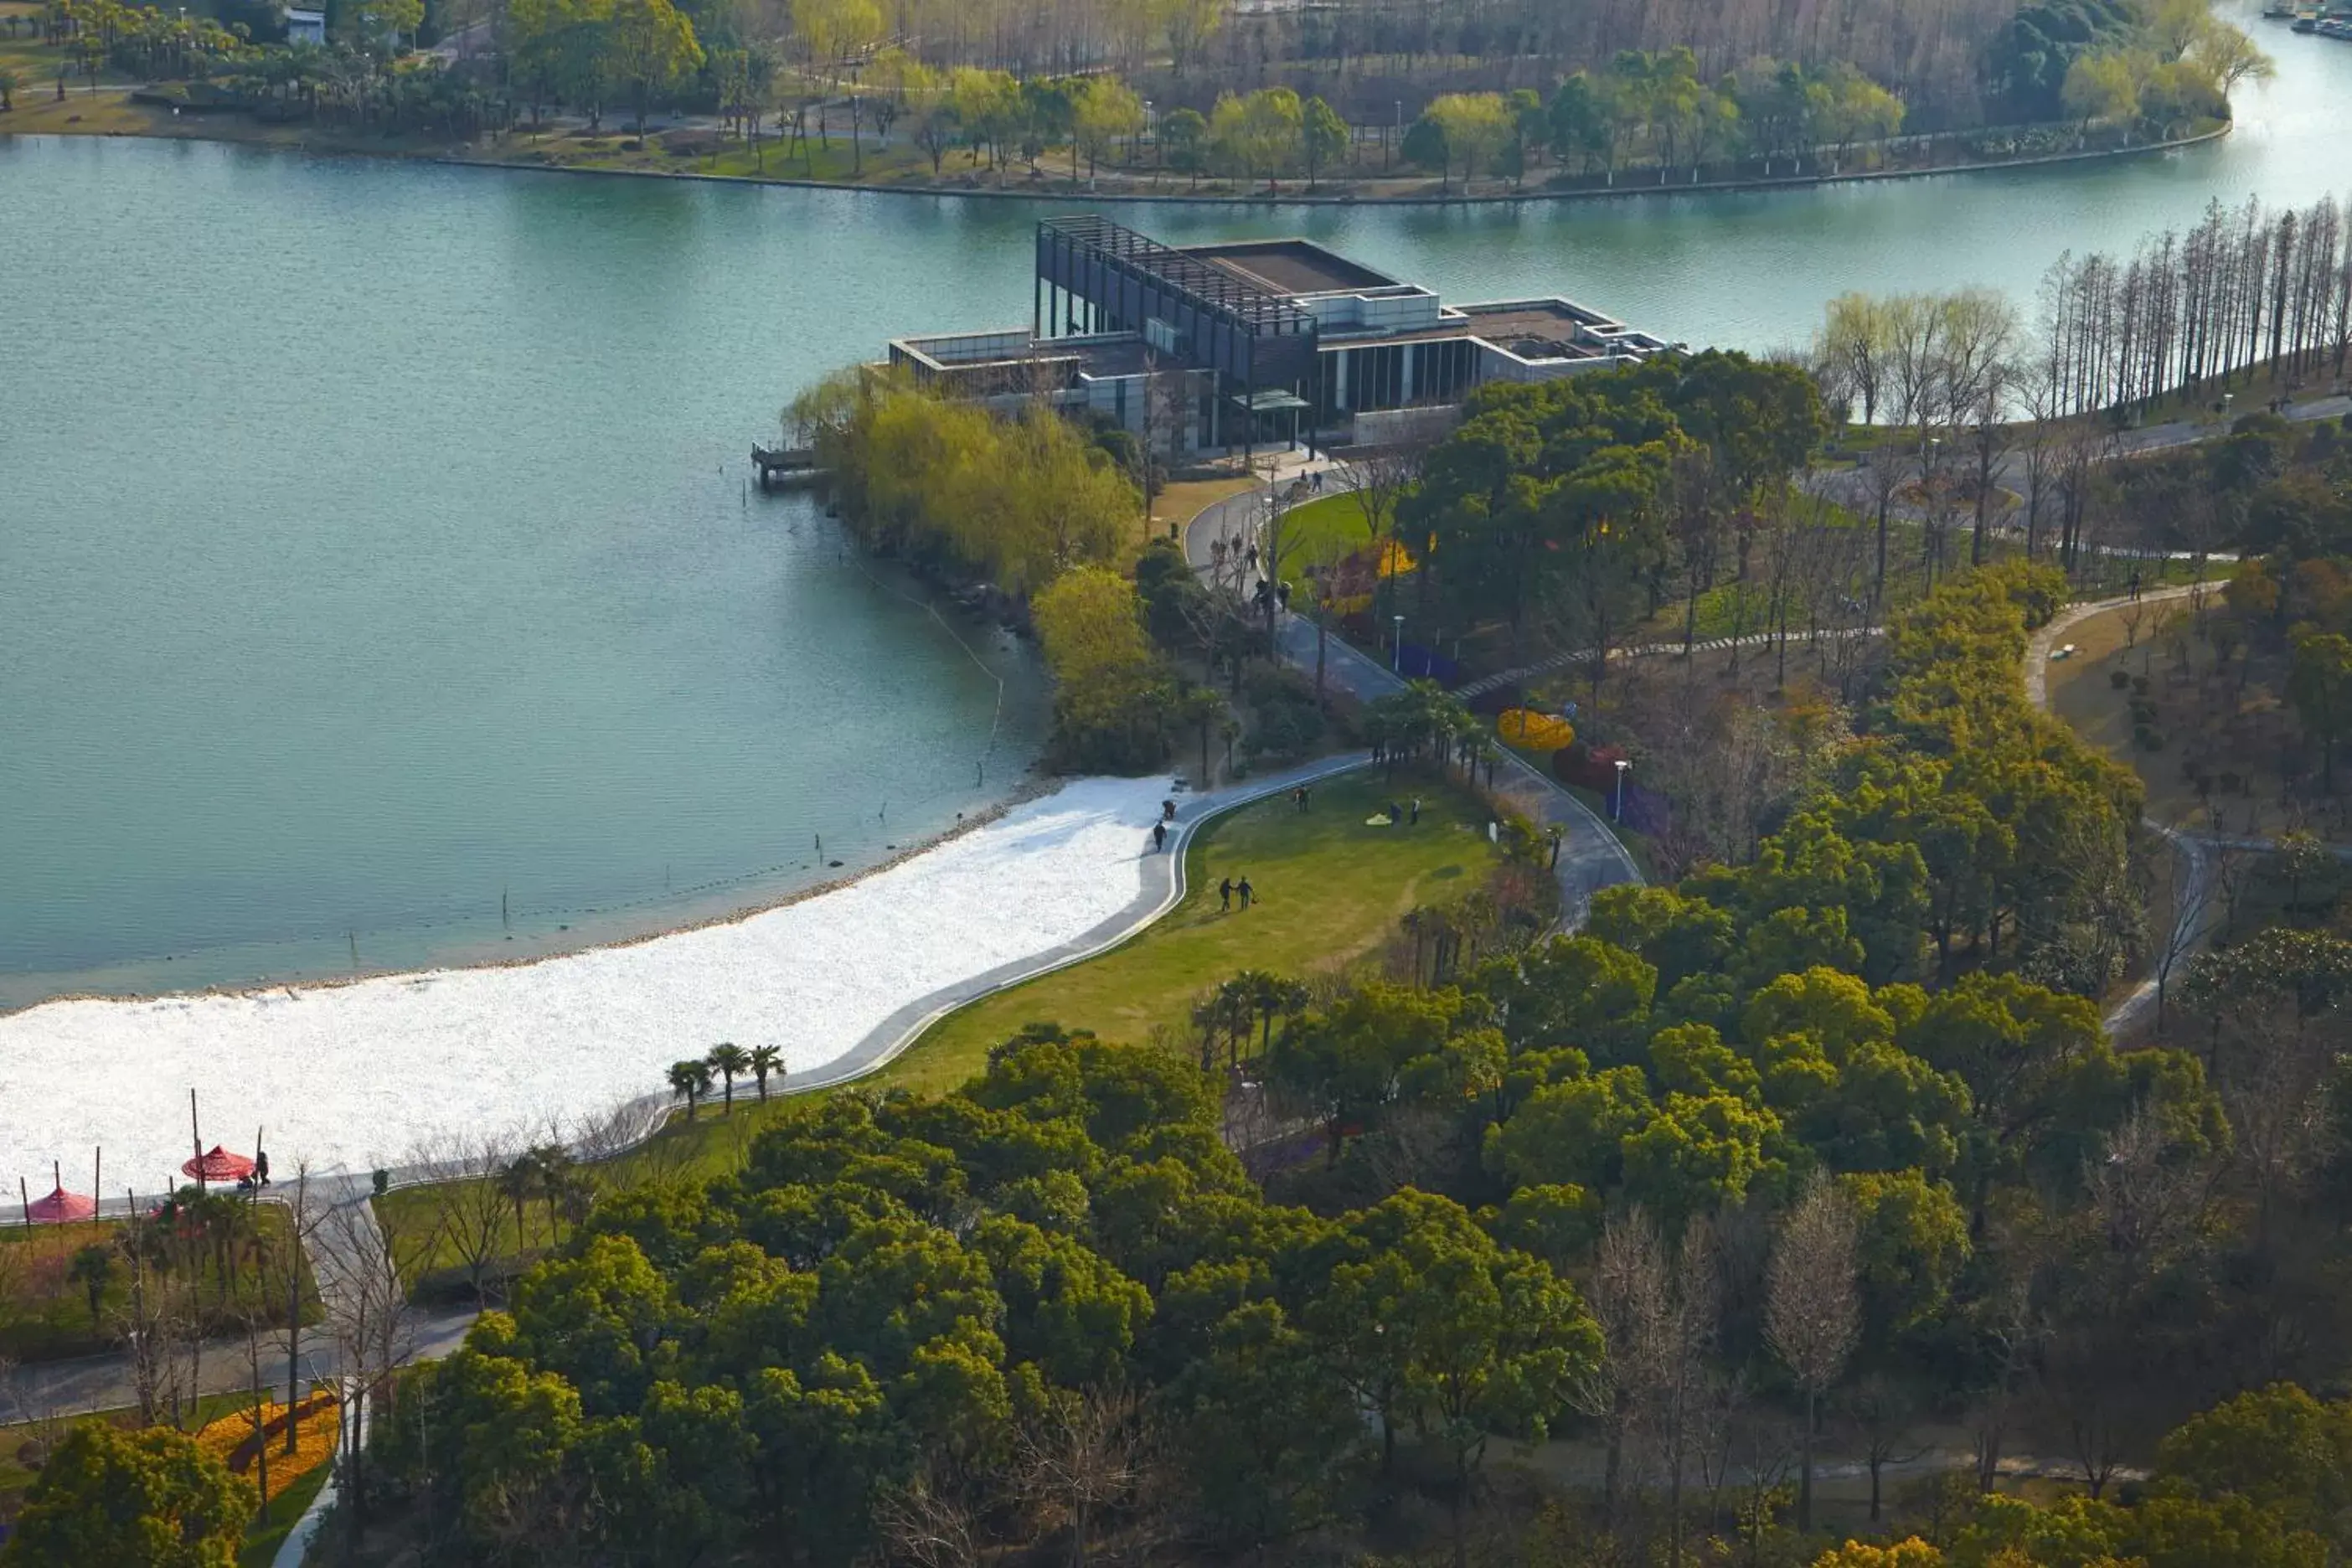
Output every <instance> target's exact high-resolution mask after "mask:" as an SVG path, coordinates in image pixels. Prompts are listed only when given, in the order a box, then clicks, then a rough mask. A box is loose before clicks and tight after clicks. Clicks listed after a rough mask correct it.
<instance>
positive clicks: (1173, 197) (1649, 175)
mask: <svg viewBox="0 0 2352 1568" xmlns="http://www.w3.org/2000/svg"><path fill="white" fill-rule="evenodd" d="M131 90H132V89H128V88H105V89H99V90H97V91H94V92H93V91H88V90H85V91H83V92H81V93H78V94H69V95H68V97H67V98H66V99H65V100H48V101H36V100H33V99H32V98H31V97H30V96H29V95H27V96H26V97H25V98H23V99H22V100H20V102H19V104H18V107H17V110H16V112H15V113H13V114H11V115H10V116H8V117H7V118H5V119H0V138H5V137H8V136H18V135H21V136H34V135H44V136H46V135H59V136H77V135H79V136H140V137H149V138H154V139H158V140H165V141H214V142H229V143H233V144H238V145H249V146H261V147H271V148H279V149H284V150H289V151H294V152H304V153H333V154H344V155H352V156H361V157H375V158H398V159H417V160H422V161H425V162H428V163H438V164H446V165H453V166H462V167H479V168H492V169H509V170H520V171H530V172H535V173H550V174H604V175H620V176H627V177H636V178H656V179H674V180H695V181H708V182H714V183H719V184H738V185H775V186H781V187H784V188H787V189H797V190H819V191H848V192H857V193H865V194H872V195H905V196H929V197H940V196H959V197H971V198H975V199H979V200H983V201H1013V202H1058V203H1065V204H1082V205H1106V204H1110V203H1117V204H1120V205H1146V206H1150V205H1166V206H1204V205H1206V206H1227V207H1235V208H1254V207H1279V206H1318V207H1335V208H1362V207H1380V206H1400V207H1449V206H1497V205H1529V204H1541V205H1556V204H1562V203H1574V202H1594V201H1612V200H1620V199H1623V198H1628V197H1634V196H1655V195H1670V196H1681V195H1734V194H1740V193H1756V192H1769V191H1795V190H1809V189H1813V188H1816V187H1824V186H1832V185H1849V184H1883V183H1885V182H1888V181H1896V180H1915V179H1928V178H1935V177H1938V176H1942V175H1948V174H1990V173H2004V172H2009V171H2013V170H2021V169H2036V168H2050V167H2058V166H2063V165H2066V164H2074V163H2110V162H2114V161H2116V160H2119V159H2134V158H2140V157H2144V156H2146V155H2148V154H2152V153H2174V152H2179V151H2181V150H2182V149H2185V148H2189V147H2196V146H2200V145H2202V144H2204V143H2207V142H2217V141H2219V140H2221V138H2223V137H2226V136H2227V135H2229V134H2230V132H2231V128H2232V125H2233V123H2234V122H2233V121H2221V122H2220V123H2219V124H2217V125H2214V126H2211V127H2210V128H2207V129H2204V130H2200V131H2197V132H2191V133H2189V134H2188V135H2184V136H2179V137H2173V138H2169V139H2167V140H2163V141H2157V142H2140V143H2137V144H2128V145H2122V146H2115V147H2094V148H2084V149H2077V150H2074V151H2069V152H2063V153H2028V154H2023V155H2020V156H2015V157H2005V158H1978V159H1961V160H1955V161H1950V162H1945V163H1927V164H1922V165H1919V166H1916V167H1911V166H1906V167H1897V168H1855V169H1843V170H1834V171H1831V172H1828V173H1822V172H1820V171H1818V170H1816V171H1814V172H1811V173H1808V174H1786V175H1775V174H1734V175H1730V176H1715V177H1699V175H1700V173H1701V172H1700V171H1696V170H1693V171H1688V173H1689V174H1691V176H1692V177H1690V178H1684V177H1683V176H1684V174H1685V171H1683V170H1668V169H1635V170H1627V171H1623V172H1622V174H1621V175H1618V176H1612V178H1611V181H1610V183H1608V184H1598V185H1596V184H1591V183H1589V181H1590V176H1584V177H1581V183H1576V184H1563V183H1559V182H1561V181H1564V180H1566V179H1567V178H1568V177H1567V176H1564V175H1556V176H1554V181H1553V182H1552V183H1548V184H1544V185H1541V186H1537V187H1534V188H1528V187H1524V186H1515V187H1511V188H1507V189H1489V190H1485V191H1479V190H1475V189H1472V190H1450V189H1447V188H1446V186H1445V182H1444V181H1442V180H1435V181H1433V180H1429V179H1426V178H1424V179H1421V180H1417V181H1416V180H1410V179H1390V178H1386V177H1383V178H1381V179H1377V180H1367V181H1361V182H1359V183H1358V184H1356V185H1354V186H1349V187H1343V188H1339V189H1329V188H1324V189H1317V188H1314V187H1306V188H1301V187H1299V186H1297V185H1296V184H1293V185H1292V186H1291V187H1290V188H1288V189H1284V188H1281V187H1280V186H1279V185H1278V184H1277V185H1276V188H1275V189H1273V190H1271V191H1260V190H1245V191H1239V190H1234V189H1231V188H1225V189H1219V188H1217V186H1216V184H1212V185H1211V186H1210V188H1208V189H1206V190H1203V189H1202V188H1201V187H1200V186H1199V184H1197V183H1196V184H1193V185H1192V186H1190V187H1188V188H1186V189H1183V190H1160V189H1157V188H1151V189H1138V188H1136V184H1137V181H1136V179H1135V178H1134V177H1133V176H1130V175H1128V174H1123V173H1118V172H1114V173H1113V174H1112V176H1111V179H1112V183H1111V184H1109V185H1108V186H1105V185H1103V184H1101V183H1100V181H1099V180H1097V179H1095V178H1089V179H1088V180H1087V183H1086V184H1085V185H1084V186H1083V187H1081V186H1079V185H1078V184H1077V182H1076V180H1075V179H1072V180H1067V181H1065V180H1063V179H1062V178H1060V177H1058V176H1054V175H1046V174H1040V173H1036V172H1034V171H1033V176H1032V178H1031V179H1030V180H1028V181H1027V182H1026V183H1024V184H1005V183H1003V180H1002V179H999V180H998V181H997V183H994V184H988V183H984V182H982V180H980V179H979V178H978V177H976V176H974V177H970V178H966V179H962V180H956V179H950V178H944V177H939V176H936V175H935V176H934V177H931V178H928V179H927V178H923V177H921V176H920V174H919V173H918V174H916V175H915V177H911V178H908V177H888V173H887V170H888V166H887V161H886V160H885V159H884V158H883V157H882V156H881V155H880V153H878V152H877V154H876V160H875V161H876V163H877V172H876V173H875V174H869V175H867V176H866V177H862V178H830V177H821V176H818V177H813V176H810V175H807V174H800V175H793V174H767V173H764V172H761V171H759V170H744V169H734V168H726V167H722V166H721V165H722V163H726V162H743V161H750V160H751V159H753V158H754V156H755V154H754V153H753V152H752V150H751V148H749V147H747V146H744V145H743V144H741V143H720V144H719V148H718V150H717V151H713V149H712V143H713V142H714V138H713V136H712V135H711V133H710V132H709V131H708V130H706V129H704V128H702V127H700V126H692V125H678V126H665V127H660V128H657V129H655V130H652V131H648V132H646V133H645V134H644V135H642V136H632V135H627V134H625V133H623V132H609V133H606V134H604V135H600V136H596V137H593V138H584V139H583V138H578V137H572V138H568V139H567V140H569V141H570V142H572V143H573V147H572V152H571V153H569V154H567V153H564V152H562V151H561V150H559V149H557V148H551V147H549V146H546V145H544V144H539V143H540V138H539V135H538V134H537V133H534V132H530V131H528V130H520V129H519V130H516V131H513V132H505V133H503V134H501V135H500V136H499V137H498V138H497V139H496V140H495V141H494V142H491V143H488V144H487V145H486V144H484V143H478V142H477V143H455V144H453V143H451V142H448V141H447V140H446V138H437V137H427V136H406V137H390V136H385V135H382V134H368V135H356V134H350V135H347V134H340V133H337V132H333V131H332V130H331V128H324V127H320V126H318V125H315V124H313V125H283V124H263V123H260V122H258V121H254V120H252V119H250V118H248V117H246V116H243V115H232V114H225V113H223V114H206V115H202V116H190V115H178V114H173V113H172V112H171V111H169V110H163V109H160V108H156V107H153V106H151V105H142V104H136V103H133V102H131ZM673 135H675V136H677V137H679V138H680V139H681V141H682V143H683V145H682V147H681V148H680V149H679V150H678V151H677V152H672V151H671V150H670V149H669V148H668V147H667V145H666V142H667V138H669V137H671V136H673ZM516 142H524V143H531V144H537V145H536V150H535V151H533V152H532V153H530V154H528V155H524V156H515V155H512V154H511V153H509V152H507V151H506V149H508V148H509V147H510V146H511V145H512V144H514V143H516ZM770 152H771V153H772V155H773V156H774V157H775V158H776V159H777V160H778V161H780V162H781V161H782V160H783V157H784V154H783V152H782V148H781V147H773V148H771V149H770ZM837 156H838V154H837V153H836V154H835V157H836V158H837ZM698 165H699V166H698ZM903 172H904V171H903V169H901V170H899V171H898V173H902V174H903ZM1621 180H1622V183H1619V182H1620V181H1621ZM1152 184H1153V185H1154V186H1155V187H1156V186H1157V184H1158V176H1157V174H1155V175H1154V176H1153V179H1152Z"/></svg>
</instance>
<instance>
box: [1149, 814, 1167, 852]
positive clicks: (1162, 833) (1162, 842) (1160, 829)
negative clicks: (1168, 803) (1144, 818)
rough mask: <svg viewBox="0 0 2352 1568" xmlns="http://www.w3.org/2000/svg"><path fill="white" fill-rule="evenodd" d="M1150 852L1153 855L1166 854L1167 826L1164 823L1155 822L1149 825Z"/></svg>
mask: <svg viewBox="0 0 2352 1568" xmlns="http://www.w3.org/2000/svg"><path fill="white" fill-rule="evenodd" d="M1151 852H1152V853H1153V854H1154V855H1164V854H1166V853H1167V852H1168V825H1167V824H1166V823H1164V822H1155V823H1153V824H1152V825H1151Z"/></svg>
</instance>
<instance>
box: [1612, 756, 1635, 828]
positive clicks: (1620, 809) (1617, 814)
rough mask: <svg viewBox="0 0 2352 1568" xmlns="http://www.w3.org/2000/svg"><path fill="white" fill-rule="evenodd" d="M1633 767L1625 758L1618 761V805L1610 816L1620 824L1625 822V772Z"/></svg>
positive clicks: (1613, 808)
mask: <svg viewBox="0 0 2352 1568" xmlns="http://www.w3.org/2000/svg"><path fill="white" fill-rule="evenodd" d="M1632 766H1633V763H1631V762H1629V761H1627V760H1626V759H1625V758H1623V757H1620V758H1618V759H1617V804H1616V805H1615V806H1614V807H1612V809H1611V811H1610V813H1609V815H1610V816H1611V817H1612V818H1613V819H1614V820H1616V821H1618V822H1622V821H1624V820H1625V770H1626V769H1628V768H1630V767H1632Z"/></svg>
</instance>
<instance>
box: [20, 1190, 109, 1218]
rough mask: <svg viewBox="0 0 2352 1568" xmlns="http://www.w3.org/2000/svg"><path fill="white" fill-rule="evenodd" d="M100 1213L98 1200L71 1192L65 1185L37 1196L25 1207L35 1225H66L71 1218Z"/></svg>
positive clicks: (28, 1216) (26, 1214)
mask: <svg viewBox="0 0 2352 1568" xmlns="http://www.w3.org/2000/svg"><path fill="white" fill-rule="evenodd" d="M96 1213H98V1200H97V1199H95V1198H86V1197H84V1196H82V1195H81V1194H79V1193H69V1192H68V1191H66V1190H65V1188H64V1187H63V1186H59V1187H58V1189H57V1190H56V1191H54V1192H52V1193H50V1194H49V1195H48V1196H47V1197H45V1198H35V1199H34V1200H33V1201H32V1202H31V1203H30V1204H28V1205H26V1207H25V1216H26V1218H27V1219H30V1220H31V1221H32V1222H33V1223H34V1224H35V1225H64V1224H66V1223H67V1222H68V1221H70V1220H78V1219H88V1218H89V1217H90V1216H91V1215H94V1214H96Z"/></svg>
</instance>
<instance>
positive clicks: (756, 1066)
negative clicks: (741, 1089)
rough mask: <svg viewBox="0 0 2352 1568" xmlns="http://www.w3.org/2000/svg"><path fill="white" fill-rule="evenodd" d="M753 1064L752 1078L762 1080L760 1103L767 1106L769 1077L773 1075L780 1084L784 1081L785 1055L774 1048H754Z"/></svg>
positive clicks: (752, 1053)
mask: <svg viewBox="0 0 2352 1568" xmlns="http://www.w3.org/2000/svg"><path fill="white" fill-rule="evenodd" d="M770 1073H773V1074H774V1075H775V1077H776V1081H777V1082H778V1083H782V1082H783V1081H784V1053H783V1052H782V1051H781V1050H778V1049H777V1048H776V1047H773V1046H753V1047H751V1076H752V1077H753V1078H755V1079H759V1080H760V1103H761V1104H762V1105H765V1104H766V1103H767V1102H768V1075H769V1074H770Z"/></svg>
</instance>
